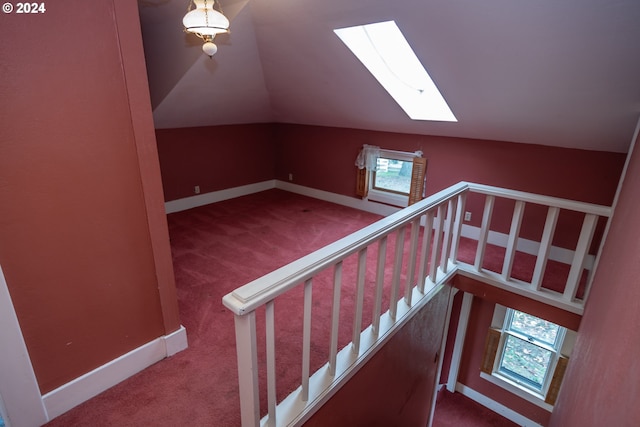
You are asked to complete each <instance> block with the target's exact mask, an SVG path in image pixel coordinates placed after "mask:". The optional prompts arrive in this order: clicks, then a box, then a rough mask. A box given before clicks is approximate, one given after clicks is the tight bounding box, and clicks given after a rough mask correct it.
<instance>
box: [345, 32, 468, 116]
mask: <svg viewBox="0 0 640 427" xmlns="http://www.w3.org/2000/svg"><path fill="white" fill-rule="evenodd" d="M333 31H334V33H335V34H336V35H337V36H338V37H339V38H340V40H342V42H343V43H344V44H345V45H346V46H347V47H348V48H349V49H350V50H351V52H352V53H353V54H354V55H355V56H356V57H357V58H358V59H359V60H360V62H362V64H363V65H364V66H365V67H366V68H367V69H368V70H369V72H370V73H371V74H372V75H373V76H374V77H375V78H376V80H377V81H378V82H379V83H380V84H381V85H382V87H383V88H384V89H385V90H386V91H387V92H388V93H389V95H391V97H392V98H393V99H394V100H395V101H396V103H397V104H398V105H399V106H400V107H401V108H402V109H403V110H404V112H405V113H406V114H407V115H408V116H409V117H410V118H411V119H412V120H429V121H442V122H457V121H458V119H457V118H456V117H455V115H454V114H453V112H452V111H451V108H450V107H449V105H448V104H447V101H446V100H445V99H444V96H443V95H442V93H440V91H439V90H438V87H437V86H436V84H435V82H434V81H433V79H432V78H431V76H430V75H429V73H428V72H427V70H426V69H425V67H424V66H423V65H422V63H421V62H420V60H419V59H418V57H417V56H416V54H415V52H414V51H413V49H412V48H411V46H410V45H409V42H407V39H406V38H405V37H404V35H403V34H402V31H400V28H398V25H397V24H396V23H395V21H383V22H376V23H372V24H366V25H357V26H354V27H346V28H338V29H334V30H333Z"/></svg>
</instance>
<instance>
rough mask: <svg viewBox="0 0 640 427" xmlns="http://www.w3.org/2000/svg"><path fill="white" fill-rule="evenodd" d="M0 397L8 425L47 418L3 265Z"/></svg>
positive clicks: (0, 275)
mask: <svg viewBox="0 0 640 427" xmlns="http://www.w3.org/2000/svg"><path fill="white" fill-rule="evenodd" d="M0 325H2V327H0V343H1V344H0V345H1V347H0V349H1V350H2V351H1V353H2V357H0V396H1V397H0V401H1V403H2V405H0V406H2V407H1V408H0V411H1V412H2V418H3V419H4V421H5V424H6V425H7V426H9V427H22V426H26V427H28V426H39V425H42V424H44V423H45V422H47V421H48V419H47V413H46V411H45V408H44V406H43V404H42V399H41V397H40V388H39V387H38V382H37V380H36V376H35V374H34V372H33V367H32V365H31V359H30V358H29V353H28V351H27V346H26V345H25V342H24V339H23V337H22V331H21V330H20V324H19V323H18V317H17V316H16V312H15V310H14V308H13V303H12V302H11V296H10V295H9V289H8V287H7V282H6V281H5V278H4V274H3V273H2V267H0Z"/></svg>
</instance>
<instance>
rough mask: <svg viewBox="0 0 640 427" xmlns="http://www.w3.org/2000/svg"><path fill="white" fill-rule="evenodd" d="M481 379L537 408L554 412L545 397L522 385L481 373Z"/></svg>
mask: <svg viewBox="0 0 640 427" xmlns="http://www.w3.org/2000/svg"><path fill="white" fill-rule="evenodd" d="M480 378H482V379H484V380H486V381H489V382H490V383H492V384H495V385H497V386H498V387H501V388H503V389H505V390H507V391H509V392H511V393H513V394H515V395H516V396H518V397H520V398H522V399H524V400H526V401H528V402H530V403H533V404H534V405H536V406H539V407H540V408H542V409H544V410H546V411H549V412H552V411H553V406H552V405H549V404H548V403H547V402H545V401H544V397H543V396H542V395H540V394H537V393H535V392H532V391H531V390H529V389H526V388H524V387H522V386H520V385H518V384H517V383H515V382H513V381H510V380H509V379H507V378H503V377H500V376H497V375H488V374H486V373H484V372H480Z"/></svg>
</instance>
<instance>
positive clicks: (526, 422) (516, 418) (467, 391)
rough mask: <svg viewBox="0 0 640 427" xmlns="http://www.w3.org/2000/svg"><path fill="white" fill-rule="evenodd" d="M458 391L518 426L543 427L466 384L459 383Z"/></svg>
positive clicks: (457, 385)
mask: <svg viewBox="0 0 640 427" xmlns="http://www.w3.org/2000/svg"><path fill="white" fill-rule="evenodd" d="M456 391H457V392H459V393H461V394H463V395H465V396H467V397H468V398H470V399H471V400H474V401H476V402H478V403H479V404H481V405H482V406H484V407H485V408H489V409H491V410H492V411H493V412H495V413H497V414H500V415H502V416H503V417H505V418H507V419H508V420H511V421H513V422H514V423H516V424H518V425H519V426H522V427H542V426H541V425H540V424H538V423H536V422H534V421H532V420H530V419H529V418H527V417H525V416H524V415H521V414H519V413H517V412H516V411H514V410H513V409H510V408H507V407H506V406H504V405H503V404H501V403H498V402H496V401H495V400H493V399H490V398H488V397H487V396H485V395H484V394H481V393H478V392H477V391H475V390H474V389H472V388H470V387H467V386H465V385H464V384H460V383H457V384H456Z"/></svg>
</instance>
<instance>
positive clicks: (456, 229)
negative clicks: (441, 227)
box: [449, 193, 467, 264]
mask: <svg viewBox="0 0 640 427" xmlns="http://www.w3.org/2000/svg"><path fill="white" fill-rule="evenodd" d="M466 201H467V193H462V194H459V195H458V207H457V209H456V219H455V222H454V224H453V236H452V242H451V253H450V256H449V259H450V260H451V262H452V263H454V264H456V263H457V262H458V247H459V246H460V235H461V233H462V216H463V214H464V207H465V203H466Z"/></svg>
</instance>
